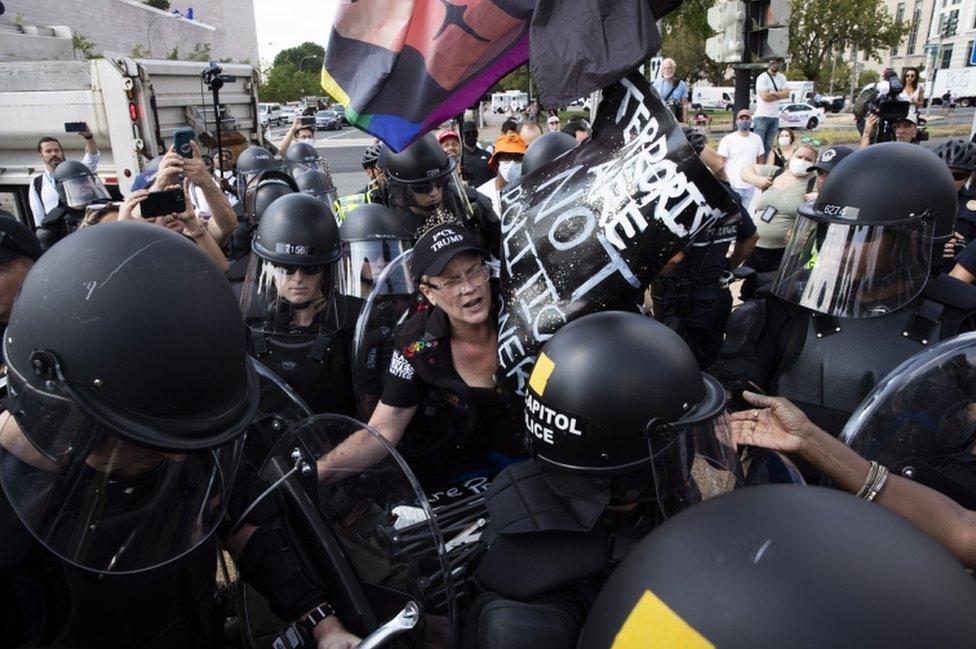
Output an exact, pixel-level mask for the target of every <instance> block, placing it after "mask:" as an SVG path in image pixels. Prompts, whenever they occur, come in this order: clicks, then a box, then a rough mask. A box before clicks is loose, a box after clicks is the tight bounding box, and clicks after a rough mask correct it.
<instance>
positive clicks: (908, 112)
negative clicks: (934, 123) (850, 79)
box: [853, 68, 928, 149]
mask: <svg viewBox="0 0 976 649" xmlns="http://www.w3.org/2000/svg"><path fill="white" fill-rule="evenodd" d="M904 90H905V89H904V86H903V85H902V81H901V79H899V78H898V75H897V74H895V71H894V70H892V69H891V68H885V70H884V72H883V73H882V80H881V81H879V82H878V83H875V84H870V85H868V86H866V87H865V88H864V90H862V91H861V94H860V95H858V97H857V99H856V100H855V102H854V108H853V112H854V115H855V118H856V119H857V122H858V128H859V129H860V130H861V148H862V149H863V148H864V147H866V146H870V145H871V144H874V143H877V142H891V141H897V142H908V143H912V144H914V143H917V142H919V141H922V140H926V139H928V136H927V135H924V136H923V135H922V133H920V132H919V129H918V125H919V118H918V111H917V110H916V109H914V108H913V107H912V105H911V103H910V102H909V101H908V99H907V97H906V95H905V94H904Z"/></svg>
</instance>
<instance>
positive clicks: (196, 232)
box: [117, 178, 230, 273]
mask: <svg viewBox="0 0 976 649" xmlns="http://www.w3.org/2000/svg"><path fill="white" fill-rule="evenodd" d="M192 187H193V184H192V183H191V182H190V180H189V178H186V179H184V180H183V186H182V187H180V186H179V185H169V186H168V187H165V188H164V189H162V190H161V191H150V190H148V189H140V190H137V191H134V192H132V193H131V194H129V195H128V196H126V197H125V200H124V201H123V202H122V205H121V206H120V207H119V215H118V219H117V220H119V221H142V222H145V223H152V224H154V225H159V226H162V227H164V228H166V229H168V230H172V231H174V232H176V233H177V234H182V235H184V236H186V237H187V238H189V239H191V240H192V241H193V243H195V244H196V245H197V247H198V248H200V250H202V251H203V252H205V253H206V254H207V256H208V257H210V259H211V260H213V262H214V263H215V264H217V267H218V268H220V272H222V273H226V272H227V269H228V268H229V267H230V263H229V262H228V261H227V257H225V256H224V253H223V252H222V251H221V250H220V246H219V245H218V244H217V241H216V240H215V239H214V237H213V235H212V234H211V233H210V230H209V228H208V227H207V224H206V223H204V222H203V221H201V220H200V219H199V218H198V217H197V214H196V211H195V210H194V209H193V203H191V202H189V201H187V200H186V196H187V195H188V194H189V193H190V190H191V189H192ZM150 204H151V205H153V207H154V208H155V209H153V210H152V211H150V210H149V209H146V208H144V206H148V205H150ZM166 205H169V206H170V207H165V206H166ZM144 209H145V211H146V214H143V211H144Z"/></svg>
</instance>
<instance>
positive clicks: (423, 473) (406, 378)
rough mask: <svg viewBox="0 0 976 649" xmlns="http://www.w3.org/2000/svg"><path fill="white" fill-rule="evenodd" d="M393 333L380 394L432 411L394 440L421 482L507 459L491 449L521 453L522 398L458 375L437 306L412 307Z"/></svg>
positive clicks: (390, 401)
mask: <svg viewBox="0 0 976 649" xmlns="http://www.w3.org/2000/svg"><path fill="white" fill-rule="evenodd" d="M494 321H495V318H494V316H492V322H494ZM395 336H396V347H395V350H394V352H393V358H392V360H391V362H390V367H389V369H388V370H387V373H386V379H385V382H384V385H383V394H382V397H381V401H382V402H383V403H385V404H386V405H388V406H393V407H395V408H411V407H413V406H419V408H418V411H417V416H418V417H424V418H427V417H431V416H434V420H433V421H431V422H428V423H423V424H422V425H421V426H420V427H419V430H418V429H417V428H414V429H412V430H409V429H408V431H407V433H406V434H405V435H404V439H403V442H402V443H401V451H402V452H403V453H404V456H405V457H406V458H407V460H408V462H409V463H410V466H411V468H412V469H413V470H414V472H415V473H416V474H417V476H418V478H419V479H420V481H421V483H423V484H424V485H425V486H427V485H430V486H440V485H444V484H445V483H446V482H449V481H451V479H453V478H456V477H457V476H459V475H461V474H463V473H465V472H467V471H474V470H477V469H479V468H481V467H484V466H485V464H486V462H488V463H490V462H493V461H497V462H501V463H504V462H505V461H506V460H507V458H506V457H497V456H490V454H491V452H492V451H494V452H497V453H501V454H503V455H504V456H511V455H520V454H521V453H522V436H521V430H522V427H523V424H522V412H523V401H522V399H521V398H520V397H519V396H517V395H516V394H514V392H512V391H511V390H509V389H508V388H507V387H495V388H472V387H470V386H469V385H468V384H466V383H465V382H464V379H462V378H461V376H460V375H459V374H458V373H457V370H455V369H454V361H453V359H452V356H451V329H450V322H449V320H448V318H447V315H446V314H445V313H444V312H443V311H442V310H441V309H439V308H436V307H434V308H432V309H427V310H424V311H420V312H418V313H416V314H414V315H413V316H412V317H411V318H410V319H409V320H407V321H406V322H405V323H404V324H403V325H402V326H401V327H399V328H398V330H397V331H396V334H395ZM430 396H433V397H435V398H436V400H435V401H431V400H430V399H429V397H430ZM444 416H446V417H447V419H446V420H444V419H441V418H440V417H444Z"/></svg>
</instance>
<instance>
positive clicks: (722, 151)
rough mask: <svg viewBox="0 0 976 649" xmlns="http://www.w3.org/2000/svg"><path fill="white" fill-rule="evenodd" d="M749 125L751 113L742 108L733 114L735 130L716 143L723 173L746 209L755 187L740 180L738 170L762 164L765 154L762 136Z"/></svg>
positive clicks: (750, 123)
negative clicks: (750, 128) (751, 129)
mask: <svg viewBox="0 0 976 649" xmlns="http://www.w3.org/2000/svg"><path fill="white" fill-rule="evenodd" d="M751 126H752V113H750V112H749V109H748V108H743V109H742V110H740V111H739V112H738V113H736V115H735V132H733V133H729V134H728V135H726V136H725V137H723V138H722V141H721V142H719V143H718V155H719V158H720V159H721V160H722V168H723V169H724V170H725V175H726V177H727V178H728V181H729V184H730V185H731V186H732V189H734V190H735V193H736V194H738V195H739V197H740V198H741V199H742V204H743V205H744V206H745V207H746V208H747V209H748V208H749V204H750V203H751V202H752V198H753V195H754V194H755V191H756V188H755V187H753V186H752V185H750V184H749V183H747V182H746V181H744V180H742V176H741V175H740V173H739V172H740V171H742V168H743V167H744V166H746V165H751V164H762V163H763V162H764V161H765V156H766V148H765V147H764V146H763V141H762V138H760V137H759V136H758V135H756V134H755V133H751V132H750V131H749V127H751Z"/></svg>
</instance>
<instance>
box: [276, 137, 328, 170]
mask: <svg viewBox="0 0 976 649" xmlns="http://www.w3.org/2000/svg"><path fill="white" fill-rule="evenodd" d="M285 165H286V166H287V167H288V171H289V172H291V175H292V176H293V177H295V178H297V177H298V176H300V175H301V174H303V173H304V172H306V171H308V170H309V169H314V170H315V171H321V172H323V173H329V163H328V162H326V161H325V160H324V159H323V158H322V156H320V155H319V152H318V150H317V149H316V148H315V147H314V146H312V145H311V144H309V143H308V142H296V143H294V144H292V145H291V146H290V147H288V151H287V152H286V153H285Z"/></svg>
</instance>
